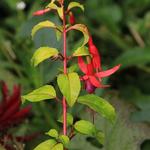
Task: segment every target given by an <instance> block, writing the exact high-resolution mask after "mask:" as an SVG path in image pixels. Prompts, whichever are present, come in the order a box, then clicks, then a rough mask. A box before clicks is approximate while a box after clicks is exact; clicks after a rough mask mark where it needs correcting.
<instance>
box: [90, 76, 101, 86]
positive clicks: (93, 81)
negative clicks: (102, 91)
mask: <svg viewBox="0 0 150 150" xmlns="http://www.w3.org/2000/svg"><path fill="white" fill-rule="evenodd" d="M89 80H90V82H91V84H92V85H93V86H95V87H97V88H99V87H101V85H100V82H99V81H98V80H97V79H96V77H95V76H89Z"/></svg>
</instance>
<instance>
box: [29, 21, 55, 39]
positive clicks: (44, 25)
mask: <svg viewBox="0 0 150 150" xmlns="http://www.w3.org/2000/svg"><path fill="white" fill-rule="evenodd" d="M42 28H54V29H57V26H56V25H55V24H54V23H53V22H51V21H43V22H40V23H38V24H37V25H35V26H34V27H33V29H32V32H31V35H32V37H34V35H35V33H36V32H37V31H38V30H40V29H42Z"/></svg>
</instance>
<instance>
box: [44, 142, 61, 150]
mask: <svg viewBox="0 0 150 150" xmlns="http://www.w3.org/2000/svg"><path fill="white" fill-rule="evenodd" d="M42 150H43V149H42ZM49 150H63V144H61V143H59V144H57V145H55V146H54V147H53V148H52V149H49Z"/></svg>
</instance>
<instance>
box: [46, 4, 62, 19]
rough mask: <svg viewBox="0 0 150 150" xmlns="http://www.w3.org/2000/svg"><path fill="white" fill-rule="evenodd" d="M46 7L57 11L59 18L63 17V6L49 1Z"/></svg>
mask: <svg viewBox="0 0 150 150" xmlns="http://www.w3.org/2000/svg"><path fill="white" fill-rule="evenodd" d="M46 8H50V9H54V10H56V11H57V12H58V15H59V17H60V18H61V19H63V7H58V6H57V5H56V4H54V3H53V2H51V3H49V4H48V5H47V6H46Z"/></svg>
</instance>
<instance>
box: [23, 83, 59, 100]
mask: <svg viewBox="0 0 150 150" xmlns="http://www.w3.org/2000/svg"><path fill="white" fill-rule="evenodd" d="M55 97H56V92H55V89H54V88H53V86H51V85H45V86H43V87H40V88H39V89H36V90H34V91H32V92H31V93H29V94H27V95H24V96H22V98H23V99H27V100H28V101H30V102H39V101H43V100H46V99H53V98H55Z"/></svg>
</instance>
